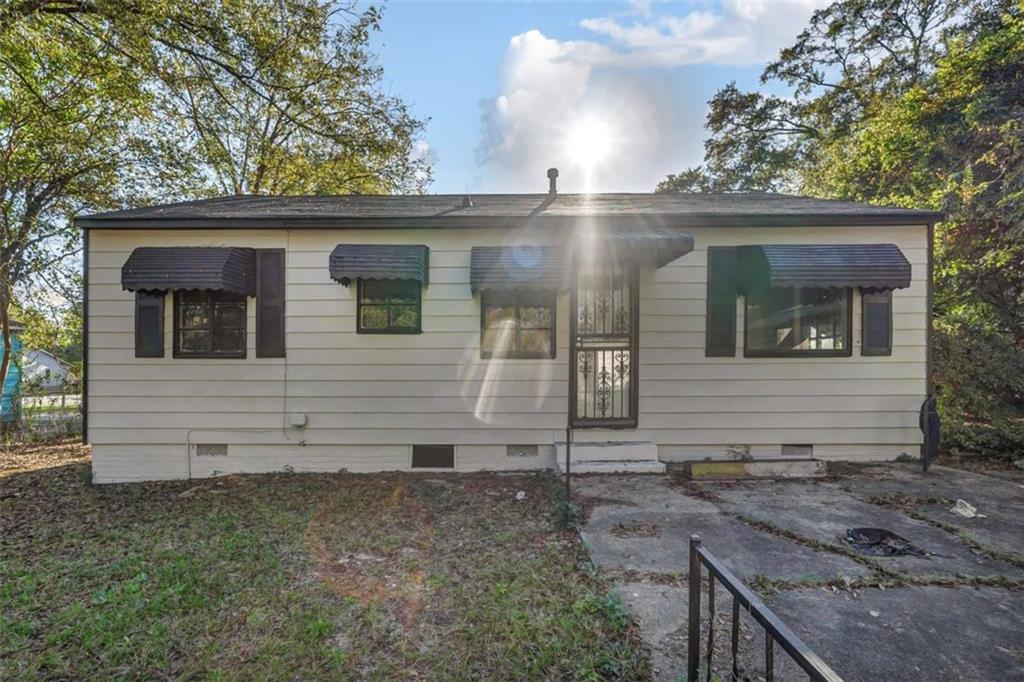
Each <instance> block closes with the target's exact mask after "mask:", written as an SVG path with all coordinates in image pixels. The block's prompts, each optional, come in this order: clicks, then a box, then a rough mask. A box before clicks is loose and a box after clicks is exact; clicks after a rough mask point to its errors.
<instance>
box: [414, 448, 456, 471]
mask: <svg viewBox="0 0 1024 682" xmlns="http://www.w3.org/2000/svg"><path fill="white" fill-rule="evenodd" d="M412 468H413V469H454V468H455V446H454V445H413V446H412Z"/></svg>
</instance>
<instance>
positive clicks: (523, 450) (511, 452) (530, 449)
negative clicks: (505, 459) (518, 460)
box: [505, 445, 539, 457]
mask: <svg viewBox="0 0 1024 682" xmlns="http://www.w3.org/2000/svg"><path fill="white" fill-rule="evenodd" d="M538 452H539V449H538V447H537V446H536V445H506V446H505V454H506V455H507V456H509V457H536V456H537V454H538Z"/></svg>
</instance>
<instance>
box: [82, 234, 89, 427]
mask: <svg viewBox="0 0 1024 682" xmlns="http://www.w3.org/2000/svg"><path fill="white" fill-rule="evenodd" d="M82 444H83V445H88V444H89V229H88V228H83V229H82Z"/></svg>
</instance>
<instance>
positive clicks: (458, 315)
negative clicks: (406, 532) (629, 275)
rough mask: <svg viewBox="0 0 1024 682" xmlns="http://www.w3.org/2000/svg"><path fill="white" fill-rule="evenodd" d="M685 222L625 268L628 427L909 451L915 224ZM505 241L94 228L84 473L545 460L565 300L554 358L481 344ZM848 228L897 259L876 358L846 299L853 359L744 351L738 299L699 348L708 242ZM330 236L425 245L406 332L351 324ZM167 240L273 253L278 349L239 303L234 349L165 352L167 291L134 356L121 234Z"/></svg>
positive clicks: (827, 237) (912, 448) (703, 447)
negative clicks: (424, 274)
mask: <svg viewBox="0 0 1024 682" xmlns="http://www.w3.org/2000/svg"><path fill="white" fill-rule="evenodd" d="M693 234H694V237H695V239H696V244H697V248H696V250H695V251H694V252H693V253H691V254H689V255H687V256H685V257H683V258H682V259H680V260H678V261H676V262H675V263H673V264H671V265H669V266H667V267H665V268H663V269H661V270H658V271H654V270H653V269H651V270H649V271H645V272H643V273H642V274H641V280H640V281H641V284H640V287H641V289H640V299H641V303H640V348H641V352H640V358H639V361H640V370H639V371H640V425H639V428H638V430H637V433H636V434H634V435H630V436H629V438H631V439H633V438H636V439H648V438H649V439H652V440H654V441H656V442H657V443H658V445H659V448H660V453H661V456H662V458H663V459H680V458H686V457H705V456H721V455H724V453H725V452H726V450H727V449H729V448H731V447H734V446H737V445H740V446H750V447H751V451H752V453H753V454H754V455H755V456H770V455H777V454H778V453H779V449H780V446H781V444H784V443H799V444H805V443H813V444H814V445H815V454H816V455H818V456H823V457H830V458H856V459H886V458H892V457H894V456H895V455H897V454H898V453H900V452H910V453H915V452H916V447H917V443H919V442H920V433H919V432H918V430H917V408H918V406H919V405H920V402H921V399H922V396H923V394H924V375H925V370H924V358H925V345H924V344H925V332H924V330H925V282H924V277H925V259H926V231H925V228H924V227H923V226H922V227H920V228H907V227H896V228H863V229H851V228H814V229H808V228H799V229H780V228H771V229H714V230H711V229H702V230H693ZM509 239H510V237H509V235H508V234H507V233H503V232H500V231H494V230H474V231H460V230H433V231H418V230H403V231H389V232H380V231H314V230H291V231H284V230H281V231H255V230H254V231H240V230H232V231H193V230H190V231H173V230H168V231H112V230H94V231H92V232H91V233H90V240H89V268H90V270H89V292H88V295H89V339H88V343H89V360H90V367H89V387H88V388H89V439H90V442H91V443H92V444H93V446H94V450H93V452H94V473H95V477H96V480H97V481H115V480H141V479H156V478H182V477H186V476H189V475H191V476H193V477H196V476H208V475H211V474H213V473H215V472H231V471H273V470H280V469H282V468H285V467H292V468H294V469H295V470H297V471H304V470H320V471H333V470H338V469H343V468H344V469H349V470H352V471H372V470H381V469H405V468H408V466H409V460H410V446H411V444H412V443H454V444H456V466H457V468H458V469H461V470H473V469H511V468H521V467H546V466H550V465H551V464H552V457H553V448H552V444H553V443H554V442H555V441H556V440H561V439H562V438H563V437H564V425H565V412H566V404H567V383H568V369H567V362H566V358H567V356H568V343H567V341H568V333H569V331H568V330H569V311H568V296H565V295H563V296H560V297H559V300H558V316H557V326H558V329H557V334H558V343H557V358H556V359H554V360H490V361H484V360H481V359H480V356H479V347H478V344H479V324H480V309H479V298H478V297H473V296H472V294H471V292H470V289H469V250H470V247H472V246H476V245H489V244H503V243H508V242H509ZM528 241H529V242H530V243H537V242H538V241H539V240H538V239H537V238H535V237H530V238H529V239H528ZM855 241H858V242H891V243H896V244H898V245H899V246H900V247H901V248H902V250H903V252H904V253H905V254H906V255H907V257H908V258H909V259H910V261H911V263H912V264H913V284H912V285H911V287H910V288H909V289H905V290H901V291H897V292H895V295H894V304H893V305H894V329H895V331H894V339H893V341H894V348H893V355H892V356H891V357H861V356H860V299H859V297H858V296H855V297H854V311H853V321H854V330H853V339H854V352H853V356H852V357H849V358H816V359H796V358H787V359H746V358H743V353H742V324H743V315H742V308H743V306H742V301H740V305H739V306H738V317H739V324H738V327H739V329H740V335H739V337H738V340H737V344H738V352H737V357H736V358H705V357H704V325H705V318H704V316H705V276H706V249H707V247H708V246H709V245H716V244H723V245H728V244H737V245H738V244H757V243H785V242H793V243H829V242H832V243H849V242H855ZM339 242H384V243H407V244H421V243H422V244H427V245H428V246H429V247H430V266H431V270H430V286H429V287H427V288H426V289H425V290H424V292H423V333H422V334H420V335H409V336H403V335H365V334H364V335H359V334H356V333H355V290H354V287H353V288H346V287H343V286H341V285H340V284H337V283H335V282H333V281H332V280H331V279H330V277H329V275H328V271H327V260H328V254H329V253H330V251H331V249H333V247H334V246H335V244H337V243H339ZM183 245H232V246H252V247H260V248H270V247H276V248H285V249H287V265H288V270H287V302H286V308H287V358H273V359H257V358H256V357H255V333H254V332H255V306H254V305H253V304H252V302H251V301H250V305H249V335H248V339H249V354H248V358H247V359H246V360H186V359H174V358H172V357H171V334H172V324H171V315H172V306H171V298H170V297H169V298H168V301H167V306H166V308H165V314H166V320H165V333H166V342H165V348H166V356H165V357H164V358H135V357H134V339H133V332H132V330H133V315H134V304H133V301H134V297H133V295H132V294H131V293H129V292H124V291H122V290H121V286H120V269H121V266H122V265H123V263H124V262H125V260H126V259H127V257H128V255H129V254H130V253H131V251H132V249H133V248H135V247H137V246H183ZM293 413H305V414H308V415H309V424H308V427H307V428H305V429H303V430H296V429H291V428H289V427H288V415H289V414H293ZM577 434H578V435H577V438H580V439H583V438H591V439H593V438H602V437H606V436H608V432H604V433H597V432H582V431H580V432H577ZM611 435H612V438H613V439H617V440H622V439H623V434H622V433H621V432H615V433H613V434H611ZM195 443H229V444H230V454H229V455H228V456H227V457H195V456H194V453H193V451H192V450H191V449H190V444H195ZM507 444H538V445H540V446H542V447H541V448H540V454H539V456H537V457H534V458H518V457H517V458H510V457H507V456H506V454H505V446H506V445H507Z"/></svg>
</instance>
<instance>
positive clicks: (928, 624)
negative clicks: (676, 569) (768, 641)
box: [765, 587, 1024, 682]
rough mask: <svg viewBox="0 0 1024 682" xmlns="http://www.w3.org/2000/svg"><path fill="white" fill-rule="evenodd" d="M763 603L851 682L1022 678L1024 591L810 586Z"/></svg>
mask: <svg viewBox="0 0 1024 682" xmlns="http://www.w3.org/2000/svg"><path fill="white" fill-rule="evenodd" d="M765 603H766V604H767V606H768V607H769V608H770V609H772V610H773V611H774V612H775V613H776V615H778V616H779V617H780V618H782V620H783V621H784V622H785V623H787V624H788V625H789V627H790V628H791V629H792V630H793V631H794V632H796V634H797V635H798V636H799V637H800V638H801V639H803V640H804V642H805V643H806V644H807V645H808V646H810V647H811V649H813V650H814V651H816V652H818V653H819V654H820V655H821V656H822V658H824V659H825V661H826V662H827V663H828V664H829V665H831V666H832V668H833V669H834V670H835V671H836V672H837V673H839V675H841V676H842V677H843V678H844V679H845V680H846V681H847V682H857V681H859V680H863V681H865V682H867V681H869V680H870V681H872V682H874V681H876V680H943V681H944V682H959V681H962V682H977V681H978V680H1000V681H1006V682H1010V681H1018V682H1019V681H1021V680H1024V637H1022V635H1021V633H1022V632H1024V592H1015V591H1010V590H1004V589H1001V588H991V587H983V588H978V589H963V588H961V589H957V588H947V587H908V588H897V589H889V590H884V591H882V590H877V589H869V590H864V591H859V592H858V593H857V595H856V596H854V595H852V594H851V593H848V592H840V593H838V594H833V593H831V592H825V591H823V590H820V589H812V590H791V591H788V592H783V593H780V594H777V595H774V596H771V597H768V598H767V599H766V600H765Z"/></svg>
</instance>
